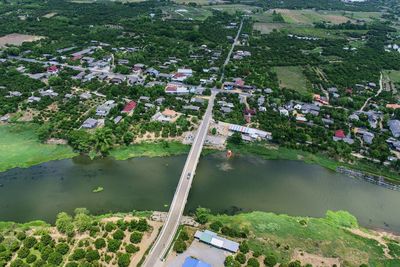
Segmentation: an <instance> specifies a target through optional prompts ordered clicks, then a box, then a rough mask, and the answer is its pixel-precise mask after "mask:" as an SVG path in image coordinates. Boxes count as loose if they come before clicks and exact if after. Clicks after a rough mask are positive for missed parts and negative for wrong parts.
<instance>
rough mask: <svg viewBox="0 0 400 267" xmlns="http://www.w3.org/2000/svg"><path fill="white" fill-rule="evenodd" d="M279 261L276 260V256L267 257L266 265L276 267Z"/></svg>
mask: <svg viewBox="0 0 400 267" xmlns="http://www.w3.org/2000/svg"><path fill="white" fill-rule="evenodd" d="M277 262H278V261H277V259H276V256H275V255H267V256H266V257H265V259H264V264H265V265H266V266H267V267H273V266H275V265H276V264H277Z"/></svg>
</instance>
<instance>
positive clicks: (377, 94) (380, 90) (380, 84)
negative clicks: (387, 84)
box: [359, 72, 383, 111]
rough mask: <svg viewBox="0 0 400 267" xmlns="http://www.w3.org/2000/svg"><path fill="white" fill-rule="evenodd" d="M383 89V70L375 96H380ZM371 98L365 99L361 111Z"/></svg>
mask: <svg viewBox="0 0 400 267" xmlns="http://www.w3.org/2000/svg"><path fill="white" fill-rule="evenodd" d="M382 90H383V74H382V72H381V77H380V78H379V90H378V92H377V93H376V94H375V95H374V96H373V97H378V96H379V95H380V94H381V93H382ZM371 99H372V97H368V99H367V100H366V101H365V103H364V105H363V106H362V107H361V108H360V110H359V111H363V110H364V109H365V107H366V106H367V105H368V102H369V101H370V100H371Z"/></svg>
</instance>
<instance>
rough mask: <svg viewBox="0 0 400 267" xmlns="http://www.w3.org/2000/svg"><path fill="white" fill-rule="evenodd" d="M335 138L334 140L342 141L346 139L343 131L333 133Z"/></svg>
mask: <svg viewBox="0 0 400 267" xmlns="http://www.w3.org/2000/svg"><path fill="white" fill-rule="evenodd" d="M335 137H336V138H340V139H343V138H345V137H346V135H345V133H344V131H343V130H337V131H336V132H335Z"/></svg>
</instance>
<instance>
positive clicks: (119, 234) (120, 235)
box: [113, 229, 125, 240]
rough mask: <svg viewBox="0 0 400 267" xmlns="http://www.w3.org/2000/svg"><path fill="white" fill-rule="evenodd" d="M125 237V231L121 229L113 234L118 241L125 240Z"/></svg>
mask: <svg viewBox="0 0 400 267" xmlns="http://www.w3.org/2000/svg"><path fill="white" fill-rule="evenodd" d="M124 237H125V234H124V231H122V230H121V229H117V230H116V231H115V232H114V234H113V238H114V239H117V240H122V239H124Z"/></svg>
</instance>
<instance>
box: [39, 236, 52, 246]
mask: <svg viewBox="0 0 400 267" xmlns="http://www.w3.org/2000/svg"><path fill="white" fill-rule="evenodd" d="M40 242H42V243H43V244H44V245H45V246H47V245H50V244H51V243H52V242H53V239H52V238H51V236H50V235H49V234H44V235H42V237H41V238H40Z"/></svg>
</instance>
